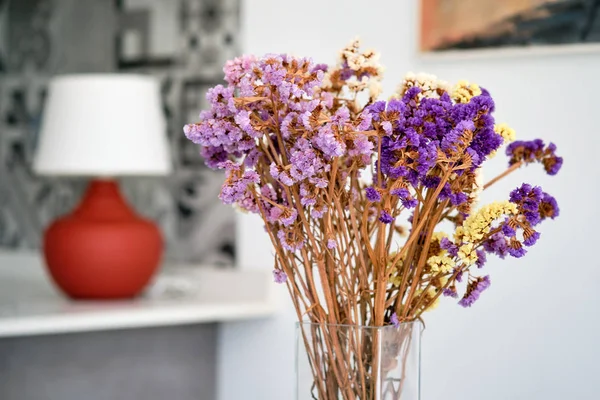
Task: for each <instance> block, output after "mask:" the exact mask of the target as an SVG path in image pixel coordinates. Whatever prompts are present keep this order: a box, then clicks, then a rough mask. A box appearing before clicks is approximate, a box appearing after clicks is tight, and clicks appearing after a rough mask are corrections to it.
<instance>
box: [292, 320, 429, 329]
mask: <svg viewBox="0 0 600 400" xmlns="http://www.w3.org/2000/svg"><path fill="white" fill-rule="evenodd" d="M414 324H416V325H417V326H419V327H420V328H421V331H423V330H425V324H424V323H423V321H421V320H419V319H415V320H412V321H406V322H401V323H400V324H398V326H395V325H384V326H373V325H357V324H339V323H329V322H311V321H306V320H303V321H296V327H297V328H299V327H300V326H311V325H317V326H321V325H323V326H335V327H339V328H352V329H400V328H402V327H404V326H410V325H413V326H414Z"/></svg>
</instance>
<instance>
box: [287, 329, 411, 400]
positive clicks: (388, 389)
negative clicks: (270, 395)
mask: <svg viewBox="0 0 600 400" xmlns="http://www.w3.org/2000/svg"><path fill="white" fill-rule="evenodd" d="M422 332H423V325H422V323H421V322H419V321H415V322H408V323H403V324H401V325H400V326H399V327H397V328H396V327H394V326H385V327H379V328H375V327H366V326H356V325H332V324H314V323H299V324H298V326H297V335H296V341H297V342H296V400H315V399H317V400H420V374H421V371H420V369H421V333H422Z"/></svg>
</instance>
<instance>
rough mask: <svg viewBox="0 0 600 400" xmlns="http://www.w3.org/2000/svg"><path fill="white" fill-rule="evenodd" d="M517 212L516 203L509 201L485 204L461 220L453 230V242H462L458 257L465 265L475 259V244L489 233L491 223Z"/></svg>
mask: <svg viewBox="0 0 600 400" xmlns="http://www.w3.org/2000/svg"><path fill="white" fill-rule="evenodd" d="M517 213H518V210H517V205H516V204H515V203H511V202H510V201H500V202H494V203H491V204H486V205H485V206H483V207H481V208H480V209H479V210H477V212H475V213H474V214H471V215H469V217H468V218H467V219H466V220H465V221H464V222H463V225H462V226H461V227H458V228H457V229H456V231H455V242H456V243H463V244H462V245H461V246H460V247H459V249H458V257H459V258H460V260H461V261H462V262H463V263H465V264H466V265H472V264H474V263H475V262H476V261H477V253H476V251H475V245H476V244H477V243H478V242H479V241H480V240H481V239H483V238H484V236H485V235H487V234H488V233H490V230H491V228H492V223H493V222H494V221H496V220H497V219H498V218H500V217H501V216H503V215H515V214H517Z"/></svg>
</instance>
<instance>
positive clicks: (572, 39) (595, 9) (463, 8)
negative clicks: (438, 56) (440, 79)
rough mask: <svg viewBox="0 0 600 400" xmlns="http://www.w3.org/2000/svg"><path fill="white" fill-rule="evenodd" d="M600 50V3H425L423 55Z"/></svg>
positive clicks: (481, 0)
mask: <svg viewBox="0 0 600 400" xmlns="http://www.w3.org/2000/svg"><path fill="white" fill-rule="evenodd" d="M586 43H597V44H600V0H421V17H420V50H421V52H441V51H448V50H477V49H493V48H505V47H511V48H514V47H522V48H523V47H531V48H532V47H540V46H555V45H572V44H586Z"/></svg>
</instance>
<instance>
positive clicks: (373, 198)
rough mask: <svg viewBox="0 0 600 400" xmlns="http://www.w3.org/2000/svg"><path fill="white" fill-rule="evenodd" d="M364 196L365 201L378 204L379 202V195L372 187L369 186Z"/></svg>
mask: <svg viewBox="0 0 600 400" xmlns="http://www.w3.org/2000/svg"><path fill="white" fill-rule="evenodd" d="M365 194H366V196H367V200H369V201H370V202H372V203H379V202H380V201H381V194H380V193H379V191H378V190H377V189H376V188H374V187H373V186H369V187H368V188H367V189H366V190H365Z"/></svg>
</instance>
